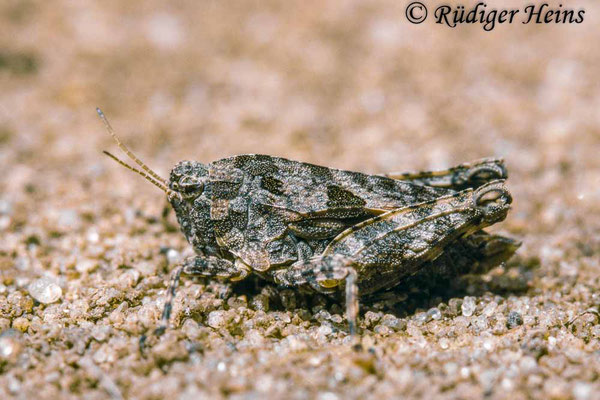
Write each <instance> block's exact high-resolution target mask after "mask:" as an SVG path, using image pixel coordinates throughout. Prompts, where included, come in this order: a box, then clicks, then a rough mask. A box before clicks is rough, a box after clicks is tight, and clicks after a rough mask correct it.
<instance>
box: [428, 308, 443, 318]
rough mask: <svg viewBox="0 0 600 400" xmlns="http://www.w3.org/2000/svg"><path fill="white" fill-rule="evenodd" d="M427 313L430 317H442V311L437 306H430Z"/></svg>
mask: <svg viewBox="0 0 600 400" xmlns="http://www.w3.org/2000/svg"><path fill="white" fill-rule="evenodd" d="M427 315H428V316H429V318H431V319H440V318H442V312H441V311H440V310H439V308H437V307H434V308H431V309H430V310H429V311H427Z"/></svg>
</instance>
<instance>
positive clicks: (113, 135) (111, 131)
mask: <svg viewBox="0 0 600 400" xmlns="http://www.w3.org/2000/svg"><path fill="white" fill-rule="evenodd" d="M96 112H97V113H98V116H99V117H100V119H101V120H102V122H103V123H104V126H105V127H106V130H107V131H108V133H110V136H112V137H113V139H115V142H117V146H119V148H120V149H121V150H122V151H123V152H124V153H125V154H127V156H128V157H129V158H131V159H132V160H133V161H134V162H135V163H136V164H137V165H139V166H140V167H142V169H143V170H144V171H146V172H147V173H148V174H149V175H150V176H151V177H153V178H154V179H155V180H157V181H158V182H160V183H162V184H163V185H164V186H165V188H166V187H167V181H165V179H164V178H161V177H160V176H159V175H158V174H157V173H156V172H154V171H152V170H151V169H150V168H149V167H147V166H146V164H144V163H143V162H142V161H141V160H140V159H139V158H137V157H136V156H135V154H133V152H132V151H131V150H129V148H128V147H127V146H125V144H123V143H122V142H121V140H119V138H118V137H117V135H116V134H115V131H113V128H112V126H110V123H109V122H108V119H106V116H105V115H104V113H103V112H102V110H101V109H100V108H97V107H96ZM105 153H106V152H105ZM107 154H108V153H107ZM108 155H109V157H112V158H113V159H114V160H115V161H120V160H119V159H118V158H116V157H115V156H113V155H111V154H108ZM120 164H121V165H124V166H127V167H128V168H129V169H131V170H132V171H136V169H135V168H133V167H130V166H129V165H127V164H125V163H123V162H120ZM137 172H138V173H140V175H142V176H144V174H141V171H139V170H137Z"/></svg>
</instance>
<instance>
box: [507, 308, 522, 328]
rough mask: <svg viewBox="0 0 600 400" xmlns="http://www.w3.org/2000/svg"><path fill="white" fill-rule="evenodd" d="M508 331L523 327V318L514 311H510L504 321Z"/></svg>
mask: <svg viewBox="0 0 600 400" xmlns="http://www.w3.org/2000/svg"><path fill="white" fill-rule="evenodd" d="M506 324H507V326H508V329H513V328H516V327H517V326H519V325H523V317H521V314H519V313H518V312H516V311H511V312H509V313H508V319H507V321H506Z"/></svg>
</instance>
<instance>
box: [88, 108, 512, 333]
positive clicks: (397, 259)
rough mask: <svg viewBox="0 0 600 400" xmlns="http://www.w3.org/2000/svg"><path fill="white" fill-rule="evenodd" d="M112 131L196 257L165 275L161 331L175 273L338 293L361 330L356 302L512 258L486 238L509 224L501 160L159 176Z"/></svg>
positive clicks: (205, 168) (253, 158) (261, 165)
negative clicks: (396, 169)
mask: <svg viewBox="0 0 600 400" xmlns="http://www.w3.org/2000/svg"><path fill="white" fill-rule="evenodd" d="M97 111H98V114H99V115H100V118H101V119H102V120H103V121H104V123H105V125H106V128H107V129H108V131H109V133H110V134H111V135H112V137H113V138H114V139H115V141H116V142H117V144H118V146H119V148H120V149H121V150H123V151H124V152H125V153H126V154H127V156H129V157H130V158H131V159H132V160H133V161H134V162H135V163H136V164H137V165H139V166H140V167H141V170H139V169H137V168H134V167H131V166H129V165H128V164H126V163H125V162H123V161H121V160H119V159H118V158H116V157H115V156H113V155H112V154H110V153H108V152H105V153H106V154H107V155H109V156H110V157H111V158H113V159H114V160H115V161H117V162H118V163H119V164H121V165H123V166H125V167H126V168H128V169H130V170H133V171H134V172H136V173H138V174H140V175H142V176H143V177H144V178H146V179H147V180H148V181H150V182H151V183H152V184H154V185H155V186H157V187H158V188H160V189H161V190H162V191H164V192H165V193H166V195H167V198H168V201H169V202H170V203H171V205H172V207H173V209H174V210H175V213H176V215H177V220H178V221H179V224H180V226H181V230H182V232H183V234H184V235H185V237H186V238H187V240H188V242H189V243H190V244H191V245H192V246H193V247H194V250H195V252H196V254H197V255H196V256H194V257H191V258H188V259H186V260H185V261H183V263H182V265H180V266H178V267H177V268H176V269H175V270H174V271H173V272H172V278H171V283H170V286H169V290H168V298H167V300H166V303H165V308H164V312H163V314H162V318H161V323H160V325H159V328H158V329H157V333H159V334H160V333H162V332H163V331H164V330H165V329H166V326H167V324H168V320H169V316H170V311H171V305H172V301H173V298H174V296H175V291H176V288H177V286H178V283H179V279H180V275H181V273H184V274H186V275H196V276H204V277H211V278H221V279H226V280H231V281H237V280H241V279H244V278H246V277H247V276H248V275H250V274H257V275H258V276H260V277H261V278H263V279H266V280H268V281H271V282H274V283H276V284H279V285H284V286H293V287H300V288H302V289H308V290H310V291H316V292H320V293H326V294H332V295H335V294H337V293H340V292H342V293H343V291H344V290H345V293H346V318H347V320H348V324H349V331H350V333H351V334H354V333H355V332H356V318H357V314H358V294H359V293H360V294H361V295H368V294H371V293H373V292H375V291H379V290H383V289H388V288H391V287H394V286H396V285H398V284H400V283H402V282H403V281H404V280H405V279H407V278H409V277H411V276H413V275H415V274H419V273H423V271H436V270H438V269H439V270H440V271H446V273H447V274H448V276H449V277H452V274H460V273H465V272H468V271H469V269H470V268H472V266H473V265H475V264H476V265H479V266H480V267H481V266H484V267H485V268H488V267H489V266H491V265H497V264H498V263H500V262H502V261H504V260H506V259H507V258H509V257H510V256H511V255H512V254H513V253H514V251H515V250H516V248H517V247H518V243H517V242H515V241H513V240H511V239H508V238H503V237H501V236H497V235H488V234H486V233H485V232H483V231H482V229H483V228H485V227H487V226H490V225H492V224H495V223H497V222H500V221H502V220H504V218H505V217H506V215H507V213H508V210H509V209H510V203H511V202H512V198H511V195H510V193H509V192H508V190H507V189H506V187H505V186H504V180H505V179H506V178H507V171H506V168H505V167H504V163H503V161H502V160H498V159H484V160H480V161H477V162H473V163H468V164H462V165H459V166H457V167H455V168H451V169H449V170H446V171H436V172H421V173H414V174H407V173H392V174H387V175H368V174H363V173H360V172H351V171H343V170H338V169H333V168H327V167H322V166H317V165H313V164H308V163H303V162H297V161H291V160H287V159H284V158H278V157H271V156H266V155H258V154H249V155H240V156H234V157H230V158H225V159H221V160H218V161H214V162H211V163H208V164H203V163H200V162H197V161H181V162H179V163H178V164H177V165H176V166H175V167H174V168H173V169H172V170H171V174H170V176H169V179H168V180H165V179H163V178H161V177H160V176H159V175H158V174H156V173H155V172H153V171H152V170H151V169H150V168H148V167H147V166H146V165H145V164H144V163H142V162H141V161H140V160H139V159H138V158H137V157H136V156H135V155H133V153H132V152H131V151H130V150H129V149H128V148H127V147H126V146H125V145H124V144H122V143H121V141H120V140H119V139H118V138H117V136H116V135H115V133H114V132H113V130H112V128H111V127H110V125H109V123H108V121H107V120H106V118H105V116H104V114H103V113H102V111H100V110H99V109H98V110H97Z"/></svg>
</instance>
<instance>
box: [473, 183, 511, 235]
mask: <svg viewBox="0 0 600 400" xmlns="http://www.w3.org/2000/svg"><path fill="white" fill-rule="evenodd" d="M473 200H474V202H475V205H476V207H477V208H478V209H480V210H481V211H482V212H483V224H484V226H489V225H492V224H495V223H496V222H500V221H502V220H504V218H506V215H507V214H508V210H510V204H511V203H512V196H511V195H510V192H509V191H508V189H507V188H506V187H505V186H504V181H502V180H497V181H492V182H490V183H487V184H485V185H483V186H481V187H480V188H477V189H476V190H475V192H474V193H473Z"/></svg>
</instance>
